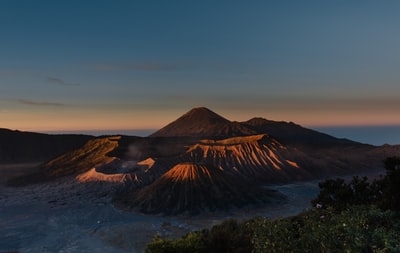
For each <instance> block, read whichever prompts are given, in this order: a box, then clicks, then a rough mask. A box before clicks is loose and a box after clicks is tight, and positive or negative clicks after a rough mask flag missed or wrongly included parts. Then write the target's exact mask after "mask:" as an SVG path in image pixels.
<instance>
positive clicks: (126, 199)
mask: <svg viewBox="0 0 400 253" xmlns="http://www.w3.org/2000/svg"><path fill="white" fill-rule="evenodd" d="M0 133H1V132H0ZM20 134H21V136H22V135H23V133H20ZM41 137H42V138H43V139H44V138H45V137H46V138H48V139H46V140H47V142H46V141H43V142H44V143H42V144H39V143H37V142H31V141H29V139H25V138H24V137H20V139H18V140H17V141H16V140H14V141H13V140H9V141H10V142H13V145H14V147H18V144H19V143H20V142H21V143H25V144H24V145H27V146H30V145H31V146H32V148H33V147H38V146H40V145H44V146H45V147H51V145H53V142H52V141H53V140H54V139H56V138H61V137H59V136H41ZM0 138H1V136H0ZM31 138H32V137H31ZM37 138H38V137H37ZM52 138H53V139H52ZM63 138H65V140H64V139H63ZM67 139H70V145H72V144H73V145H72V146H67V145H65V151H67V149H68V148H71V149H72V148H75V149H74V150H71V151H69V152H66V153H64V154H61V155H60V156H58V157H56V158H54V159H51V160H50V161H48V162H44V163H43V164H42V165H41V166H40V167H39V168H37V170H36V171H38V172H36V173H34V174H31V175H27V176H22V177H18V178H15V179H13V180H11V181H10V185H25V184H29V183H38V182H45V181H48V180H54V179H56V178H59V177H63V176H75V177H76V180H77V181H78V182H80V183H87V182H104V183H112V184H117V185H119V186H120V187H121V188H120V190H119V191H118V195H116V196H115V198H114V201H115V204H116V205H117V206H119V207H121V208H124V209H132V210H137V211H141V212H145V213H160V214H168V215H172V214H179V213H191V214H193V213H198V212H201V211H210V210H211V211H212V210H218V209H228V208H231V207H241V206H245V205H260V204H263V203H271V202H275V201H281V200H282V196H281V195H280V194H278V193H276V192H272V191H270V190H266V189H265V187H261V185H263V184H265V183H283V182H291V181H296V180H308V179H317V178H322V177H327V176H331V175H343V174H349V173H356V172H361V171H366V170H371V169H379V168H382V167H383V166H382V160H383V159H384V158H385V157H387V156H392V155H396V154H399V147H398V146H382V147H374V146H371V145H365V144H360V143H357V142H354V141H351V140H347V139H338V138H335V137H333V136H329V135H327V134H324V133H320V132H317V131H314V130H311V129H307V128H304V127H301V126H299V125H297V124H295V123H291V122H277V121H271V120H266V119H262V118H252V119H250V120H248V121H245V122H232V121H229V120H228V119H225V118H224V117H222V116H220V115H218V114H216V113H215V112H213V111H211V110H209V109H207V108H204V107H200V108H194V109H192V110H190V111H189V112H187V113H186V114H184V115H183V116H181V117H180V118H178V119H177V120H175V121H173V122H171V123H170V124H168V125H167V126H165V127H164V128H162V129H160V130H158V131H156V132H155V133H153V134H152V135H150V136H149V137H134V136H113V137H99V138H94V137H91V136H70V137H66V136H65V137H62V138H61V139H60V143H64V142H62V141H66V140H67ZM0 140H2V139H0ZM1 142H3V141H1ZM1 142H0V143H1ZM84 142H86V143H84ZM65 143H67V142H65ZM71 143H72V144H71ZM3 145H4V144H3ZM74 145H75V146H74ZM78 146H80V147H79V148H78ZM63 147H64V146H63ZM25 150H26V148H25V149H22V150H18V149H17V148H14V150H13V152H14V155H15V156H14V157H18V156H19V155H21V156H23V158H24V160H26V159H27V158H28V157H29V156H26V155H24V152H25ZM0 151H1V149H0ZM61 151H62V150H57V152H56V151H55V150H54V151H53V152H50V153H45V150H43V154H42V153H40V149H39V150H37V151H36V152H38V153H37V154H38V157H43V158H44V157H50V156H52V155H56V154H59V153H60V152H61ZM3 154H4V153H3ZM3 154H2V153H0V155H3ZM34 154H35V153H32V155H34ZM3 156H4V155H3ZM8 156H9V155H8ZM11 160H12V159H11ZM16 160H18V159H14V161H16ZM244 189H245V190H244Z"/></svg>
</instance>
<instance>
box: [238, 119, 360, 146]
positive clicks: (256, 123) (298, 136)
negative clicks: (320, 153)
mask: <svg viewBox="0 0 400 253" xmlns="http://www.w3.org/2000/svg"><path fill="white" fill-rule="evenodd" d="M241 124H242V125H244V126H246V127H248V128H250V129H252V130H253V131H255V132H257V133H259V134H264V133H266V134H268V135H270V136H271V137H273V138H275V139H277V140H278V141H280V142H281V143H284V144H304V145H334V144H357V142H353V141H350V140H347V139H338V138H335V137H333V136H330V135H328V134H324V133H320V132H318V131H315V130H311V129H308V128H304V127H302V126H300V125H297V124H295V123H293V122H284V121H273V120H267V119H263V118H252V119H250V120H248V121H245V122H241Z"/></svg>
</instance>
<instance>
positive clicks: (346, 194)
mask: <svg viewBox="0 0 400 253" xmlns="http://www.w3.org/2000/svg"><path fill="white" fill-rule="evenodd" d="M384 163H385V167H386V169H387V174H386V175H385V176H384V177H383V178H380V179H376V180H374V181H372V182H369V181H368V179H367V178H366V177H364V178H362V179H360V178H359V177H353V179H352V180H351V181H350V182H349V183H346V182H345V181H344V180H343V179H340V178H339V179H328V180H325V181H324V182H321V183H320V184H319V187H320V189H321V190H320V193H319V195H318V196H317V198H315V199H314V200H313V201H312V203H313V205H314V206H316V205H321V206H322V207H324V208H328V207H330V208H333V209H335V210H338V211H341V210H344V209H346V208H347V207H349V206H352V205H377V206H378V207H379V208H382V209H384V210H388V209H390V210H394V211H400V201H399V200H400V168H399V166H400V158H398V157H389V158H387V159H386V160H385V161H384Z"/></svg>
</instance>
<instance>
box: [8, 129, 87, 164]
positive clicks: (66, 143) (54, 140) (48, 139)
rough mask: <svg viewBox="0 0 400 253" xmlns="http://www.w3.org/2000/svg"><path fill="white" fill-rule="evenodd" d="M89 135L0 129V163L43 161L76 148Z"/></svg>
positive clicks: (84, 141)
mask: <svg viewBox="0 0 400 253" xmlns="http://www.w3.org/2000/svg"><path fill="white" fill-rule="evenodd" d="M93 138H94V137H93V136H89V135H73V134H71V135H50V134H39V133H31V132H22V131H12V130H9V129H0V164H1V163H3V164H4V163H27V162H43V161H46V160H49V159H51V158H54V157H56V156H58V155H60V154H62V153H65V152H67V151H70V150H73V149H76V148H79V147H81V146H82V145H84V144H85V143H86V142H87V141H88V140H90V139H93Z"/></svg>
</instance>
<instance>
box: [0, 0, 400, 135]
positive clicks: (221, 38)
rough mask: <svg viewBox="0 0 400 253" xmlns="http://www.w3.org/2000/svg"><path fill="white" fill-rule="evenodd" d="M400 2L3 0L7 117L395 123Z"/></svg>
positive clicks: (1, 100)
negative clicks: (191, 114)
mask: <svg viewBox="0 0 400 253" xmlns="http://www.w3.org/2000/svg"><path fill="white" fill-rule="evenodd" d="M399 11H400V1H368V0H366V1H349V0H343V1H340V0H337V1H323V0H322V1H321V0H318V1H307V0H306V1H297V0H293V1H286V0H283V1H261V0H259V1H257V0H254V1H236V0H230V1H224V0H221V1H204V0H203V1H184V0H182V1H176V0H169V1H162V0H159V1H153V0H146V1H145V0H143V1H139V0H138V1H124V0H119V1H112V0H109V1H104V0H97V1H76V0H68V1H62V0H59V1H54V0H52V1H45V0H37V1H30V0H26V1H23V0H3V1H0V127H3V128H11V129H20V130H27V131H42V132H43V131H72V130H74V131H91V130H122V129H125V130H126V129H157V128H160V127H162V126H164V125H165V124H167V123H169V122H170V121H172V120H174V119H176V118H177V117H179V116H181V115H182V114H183V113H185V112H186V111H188V110H190V109H191V108H193V107H198V106H205V107H208V108H210V109H211V110H214V111H215V112H217V113H219V114H221V115H223V116H225V117H226V118H228V119H231V120H237V121H242V120H248V119H250V118H252V117H255V116H258V117H264V118H267V119H272V120H284V121H293V122H296V123H298V124H301V125H304V126H316V127H327V126H360V125H361V126H370V125H373V126H377V125H378V126H379V125H400V117H399V108H400V98H399V97H400V96H399V95H400V85H399V81H400V71H399V66H400V46H399V45H400V33H399V26H400V15H398V13H399Z"/></svg>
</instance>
